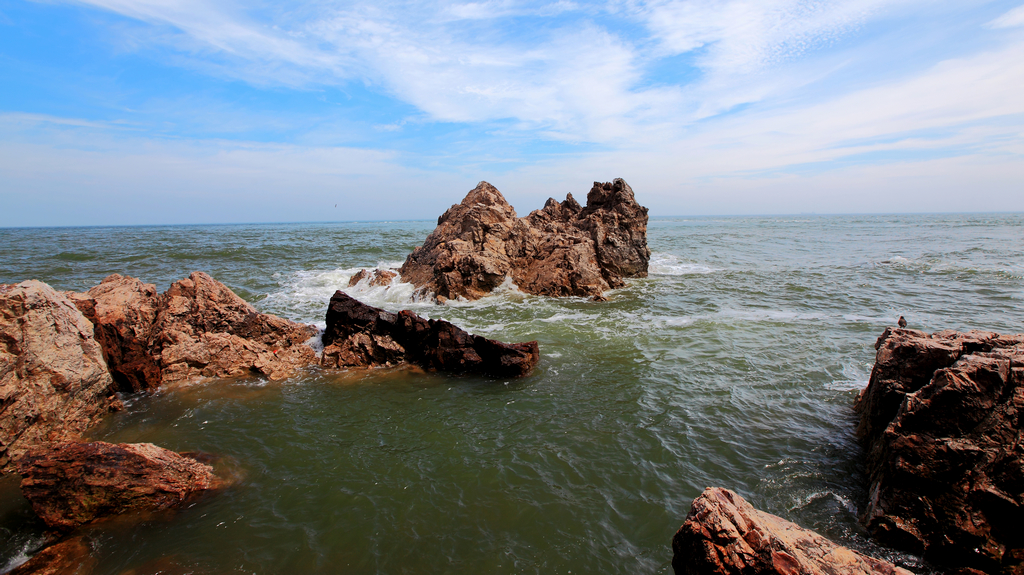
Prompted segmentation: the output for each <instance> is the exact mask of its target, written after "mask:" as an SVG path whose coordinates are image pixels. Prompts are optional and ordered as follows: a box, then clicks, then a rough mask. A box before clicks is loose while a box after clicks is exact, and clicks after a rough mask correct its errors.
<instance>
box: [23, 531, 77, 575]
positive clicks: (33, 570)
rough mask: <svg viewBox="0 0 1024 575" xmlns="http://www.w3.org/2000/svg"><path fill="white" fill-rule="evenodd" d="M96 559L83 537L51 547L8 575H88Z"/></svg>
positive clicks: (70, 539)
mask: <svg viewBox="0 0 1024 575" xmlns="http://www.w3.org/2000/svg"><path fill="white" fill-rule="evenodd" d="M96 564H97V561H96V558H95V557H93V556H92V550H91V549H90V548H89V545H88V544H87V543H86V542H85V539H84V538H83V537H71V538H69V539H64V540H63V541H59V542H57V543H54V544H53V545H49V546H47V547H45V548H43V550H41V551H39V552H38V553H36V554H35V555H33V556H32V558H31V559H29V560H28V561H26V562H25V563H22V564H21V565H19V566H17V567H15V568H14V569H12V570H11V571H8V572H7V575H88V574H89V573H92V572H93V570H94V568H95V567H96Z"/></svg>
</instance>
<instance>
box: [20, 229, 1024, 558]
mask: <svg viewBox="0 0 1024 575" xmlns="http://www.w3.org/2000/svg"><path fill="white" fill-rule="evenodd" d="M433 228H434V222H432V221H425V222H383V223H347V224H345V223H339V224H287V225H225V226H175V227H125V228H52V229H3V230H0V282H4V283H16V282H19V281H22V280H26V279H39V280H42V281H45V282H47V283H49V284H50V285H52V286H53V287H55V288H57V289H61V290H76V291H84V290H86V289H88V288H90V287H92V286H94V285H96V284H98V283H99V282H100V280H102V279H103V278H104V277H105V276H106V275H108V274H112V273H119V274H123V275H131V276H135V277H138V278H140V279H142V280H144V281H146V282H149V283H154V284H156V286H157V288H158V289H159V290H160V291H163V290H165V289H167V287H168V285H169V284H170V283H171V282H173V281H175V280H178V279H181V278H183V277H185V276H187V275H188V274H189V273H190V272H192V271H195V270H201V271H205V272H207V273H209V274H210V275H212V276H213V277H214V278H216V279H218V280H220V281H222V282H224V283H225V284H227V285H228V286H229V287H231V289H233V290H234V291H235V292H236V293H238V294H239V295H240V296H242V297H243V298H245V299H246V300H248V301H250V302H251V303H252V304H253V305H254V306H256V307H257V308H258V309H259V310H260V311H263V312H269V313H273V314H277V315H280V316H283V317H286V318H289V319H294V320H298V321H302V322H308V323H316V324H319V325H320V326H323V322H324V314H325V312H326V309H327V302H328V300H329V298H330V296H331V294H332V293H333V292H334V290H336V289H344V290H347V291H349V293H350V294H351V295H353V296H355V297H357V298H360V299H362V300H363V301H365V302H367V303H370V304H372V305H375V306H379V307H383V308H386V309H389V310H392V311H397V310H401V309H411V310H413V311H415V312H417V313H419V314H422V315H425V316H428V317H430V318H443V319H446V320H449V321H451V322H453V323H455V324H457V325H459V326H461V327H463V328H465V329H467V330H469V331H470V332H473V333H478V334H481V335H485V336H487V337H490V338H495V339H499V340H503V341H529V340H538V341H539V342H540V350H541V362H540V365H539V367H538V369H537V370H536V372H535V373H534V374H533V375H532V376H530V377H527V378H524V379H518V380H493V379H487V378H480V377H451V376H446V375H442V374H435V373H422V372H419V371H417V370H414V369H408V368H406V369H401V368H396V369H379V370H371V371H352V372H328V371H320V370H317V369H313V370H311V371H309V372H307V373H304V374H303V375H301V376H298V377H295V378H294V379H291V380H288V381H283V382H267V381H263V380H260V379H243V380H226V381H225V380H219V381H218V380H208V381H205V382H202V383H198V384H195V385H190V386H184V387H177V388H174V389H168V390H163V391H160V392H158V393H156V394H154V395H139V396H132V397H128V398H126V404H127V408H126V409H125V410H124V411H121V412H118V413H116V414H114V415H112V416H111V417H110V418H109V419H108V420H107V421H106V422H105V423H103V424H101V425H100V426H99V427H98V428H96V429H95V430H93V431H92V432H91V438H92V439H96V440H104V441H112V442H152V443H155V444H157V445H160V446H163V447H166V448H169V449H173V450H176V451H203V452H208V453H211V454H216V455H221V456H224V457H225V460H226V461H228V462H230V465H231V466H232V468H233V469H234V472H235V473H237V475H238V477H240V479H239V481H238V483H237V484H236V485H235V486H233V487H231V488H230V489H228V490H227V491H226V492H223V493H219V494H216V495H214V496H211V497H207V498H204V499H201V500H199V501H197V502H195V503H194V504H193V505H191V506H189V507H188V508H186V509H183V510H181V511H178V512H177V513H173V514H169V515H167V516H160V517H154V518H148V519H145V520H144V521H142V522H141V523H135V524H131V523H129V524H122V523H119V522H113V523H108V524H102V525H99V526H96V527H94V528H90V529H88V530H87V531H86V533H88V534H89V536H90V537H91V540H92V544H93V546H94V553H95V556H96V557H97V558H98V559H99V567H98V570H97V573H101V574H118V573H124V572H126V571H127V570H129V569H139V570H138V571H136V573H152V572H156V571H158V570H160V569H165V571H166V567H167V566H168V565H178V566H180V567H182V568H181V569H180V570H179V572H192V573H210V574H215V573H216V574H220V573H257V574H284V573H324V574H327V573H350V574H361V573H408V574H414V573H415V574H419V573H450V574H456V573H458V574H461V573H466V574H481V573H488V574H503V573H543V574H555V573H579V574H584V573H586V574H594V573H602V574H613V573H615V574H620V573H621V574H637V573H671V566H670V561H671V558H672V551H671V546H670V542H671V538H672V535H673V534H674V533H675V531H676V530H677V529H678V528H679V526H680V524H682V522H683V520H684V518H685V516H686V514H687V511H688V510H689V506H690V502H691V501H692V500H693V498H694V497H696V496H697V495H699V494H700V493H701V491H702V490H703V489H704V488H705V487H708V486H722V487H727V488H729V489H732V490H735V491H737V492H738V493H740V494H741V495H742V496H743V497H745V498H747V500H749V501H750V502H751V503H752V504H753V505H754V506H755V507H758V508H760V509H763V510H766V511H768V512H771V513H775V514H777V515H780V516H782V517H784V518H787V519H790V520H792V521H795V522H796V523H798V524H800V525H802V526H804V527H809V528H812V529H815V530H817V531H819V532H821V533H823V534H825V535H827V536H829V537H831V538H833V539H835V540H836V541H838V542H840V543H843V544H846V545H850V546H853V547H855V548H857V549H861V550H866V551H868V552H871V553H875V554H877V555H881V556H883V557H887V558H890V559H894V560H897V561H899V562H902V563H903V564H905V565H909V566H910V567H912V568H914V569H916V570H918V571H922V570H927V566H922V565H919V564H917V563H916V562H915V559H914V558H913V557H909V556H905V555H899V554H895V553H892V552H888V551H886V550H884V549H879V548H877V547H874V546H873V544H872V543H871V542H870V541H869V540H868V539H867V538H866V537H865V535H864V533H863V531H862V529H861V528H860V527H859V526H858V522H857V516H858V513H859V511H860V510H861V509H862V508H863V505H864V500H865V498H866V487H867V486H866V484H865V481H866V480H865V477H864V475H863V474H862V473H861V461H862V452H861V449H860V447H859V446H858V444H857V442H856V440H855V438H854V436H853V430H854V426H855V417H854V414H853V411H852V409H851V406H852V405H853V402H854V399H855V398H856V396H857V393H858V391H860V389H862V388H863V387H864V386H865V385H866V384H867V381H868V377H869V375H870V371H871V366H872V363H873V361H874V349H873V344H874V342H875V339H876V338H877V337H878V336H879V335H880V334H881V333H882V331H883V329H885V327H886V326H890V325H895V323H896V320H897V318H898V317H899V316H900V315H903V316H905V317H906V318H907V321H908V322H909V324H910V327H912V328H918V329H923V330H927V331H936V330H940V329H947V328H951V329H958V330H966V329H971V328H978V329H987V330H992V331H997V332H1003V333H1020V332H1024V305H1022V304H1024V215H1022V214H990V215H977V214H969V215H906V216H905V215H893V216H886V215H871V216H806V217H805V216H793V217H728V218H653V219H652V220H651V222H650V227H649V244H650V248H651V251H652V257H651V266H650V277H648V278H645V279H636V280H630V281H629V284H628V286H627V287H625V288H623V289H620V290H617V291H614V292H611V293H610V294H609V297H610V300H611V301H609V302H607V303H591V302H588V301H586V300H583V299H576V298H568V299H548V298H541V297H535V296H529V295H524V294H522V293H520V292H518V291H516V290H514V289H512V288H509V289H506V290H503V291H502V292H501V293H498V294H496V295H494V296H492V297H488V298H485V299H482V300H480V301H476V302H472V303H466V302H461V303H460V302H453V303H451V304H449V305H445V306H435V305H431V304H429V303H423V302H416V301H413V299H412V297H411V296H412V287H411V286H409V285H399V286H396V287H392V288H391V289H390V290H387V291H385V290H384V289H383V288H370V287H367V286H364V285H359V286H356V287H354V288H347V285H348V280H349V277H350V276H351V275H352V274H353V273H355V272H356V271H358V270H359V269H360V268H374V267H379V268H391V267H398V266H400V265H401V262H402V261H403V260H404V258H405V256H406V255H407V254H408V253H409V252H410V251H411V250H412V249H413V248H415V247H416V246H417V245H419V244H420V243H422V241H423V239H424V238H425V237H426V235H427V234H428V233H429V232H430V231H431V230H432V229H433ZM43 532H44V527H43V525H42V524H40V523H39V521H38V520H37V519H34V517H33V515H32V512H31V509H30V508H29V506H28V503H27V502H26V501H25V500H24V499H23V498H22V497H21V495H20V492H19V490H18V482H17V478H16V477H8V478H4V479H3V480H0V571H4V570H6V569H9V568H10V567H12V566H13V565H15V564H17V563H20V562H22V561H24V560H25V557H26V556H27V555H28V554H31V553H32V552H33V551H34V550H35V549H36V548H37V547H38V545H39V544H40V542H41V541H42V539H43Z"/></svg>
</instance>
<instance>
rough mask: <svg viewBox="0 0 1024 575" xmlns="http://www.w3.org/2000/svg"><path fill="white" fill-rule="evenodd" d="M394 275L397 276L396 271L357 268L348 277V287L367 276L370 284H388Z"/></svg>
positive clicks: (377, 285) (375, 285)
mask: <svg viewBox="0 0 1024 575" xmlns="http://www.w3.org/2000/svg"><path fill="white" fill-rule="evenodd" d="M396 277H398V273H396V272H393V271H391V270H373V272H370V271H368V270H359V271H358V272H356V273H355V274H353V275H352V277H351V278H349V280H348V287H352V286H354V285H356V284H357V283H359V282H361V281H363V280H365V279H367V278H369V280H370V285H371V286H374V287H379V286H388V285H391V281H392V280H394V279H395V278H396Z"/></svg>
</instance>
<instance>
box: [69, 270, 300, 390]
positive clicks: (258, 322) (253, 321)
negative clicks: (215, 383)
mask: <svg viewBox="0 0 1024 575" xmlns="http://www.w3.org/2000/svg"><path fill="white" fill-rule="evenodd" d="M72 298H73V299H74V300H75V303H76V304H77V305H78V307H79V308H80V309H81V310H82V312H83V313H84V314H85V315H86V317H88V318H89V319H90V320H91V321H92V322H93V323H94V324H95V326H96V328H95V333H96V339H97V340H98V341H99V342H100V343H101V344H102V346H103V352H104V356H105V357H106V360H107V364H108V365H109V366H110V371H111V374H112V375H113V377H114V380H115V381H116V382H117V384H118V386H119V388H120V390H122V391H140V390H144V389H155V388H157V387H159V386H160V385H162V384H165V383H173V382H179V381H184V380H189V379H194V378H197V377H234V376H241V375H247V374H258V375H263V376H266V377H268V378H270V379H282V378H285V377H288V376H289V375H291V374H292V373H293V372H294V370H295V369H297V368H300V367H303V366H306V365H309V364H311V363H314V362H315V361H316V354H315V352H314V351H313V349H312V348H311V347H309V346H307V345H304V343H305V342H306V341H307V340H309V339H310V338H311V337H313V336H314V335H315V334H316V329H315V328H314V327H313V326H309V325H303V324H299V323H295V322H293V321H288V320H285V319H281V318H279V317H277V316H273V315H269V314H263V313H259V312H257V311H256V309H255V308H253V307H252V306H251V305H249V304H248V303H247V302H246V301H245V300H243V299H242V298H240V297H238V296H237V295H235V293H234V292H232V291H231V290H230V289H229V288H228V287H227V286H225V285H224V284H222V283H220V282H218V281H216V280H214V279H213V278H211V277H210V276H208V275H206V274H204V273H202V272H193V273H192V274H191V275H189V277H188V278H186V279H183V280H180V281H177V282H175V283H173V284H171V287H170V288H169V289H168V290H167V291H166V292H164V293H163V294H158V293H157V291H156V288H155V287H154V286H153V285H152V284H144V283H142V282H141V281H139V280H137V279H135V278H132V277H122V276H120V275H117V274H114V275H111V276H109V277H107V278H105V279H104V280H103V283H101V284H100V285H98V286H96V287H94V288H92V289H91V290H89V291H88V292H86V293H84V294H72Z"/></svg>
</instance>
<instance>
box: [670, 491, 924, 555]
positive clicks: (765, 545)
mask: <svg viewBox="0 0 1024 575" xmlns="http://www.w3.org/2000/svg"><path fill="white" fill-rule="evenodd" d="M672 552H673V558H672V567H673V568H674V569H675V573H676V575H791V574H795V573H800V574H801V575H868V574H871V573H874V574H879V575H911V573H910V572H909V571H907V570H905V569H901V568H899V567H896V566H894V565H892V564H891V563H887V562H885V561H881V560H878V559H874V558H872V557H868V556H866V555H862V554H860V553H857V552H856V551H852V550H850V549H847V548H846V547H841V546H839V545H836V544H835V543H833V542H831V541H829V540H828V539H826V538H824V537H822V536H821V535H818V534H817V533H815V532H814V531H811V530H809V529H803V528H802V527H800V526H798V525H796V524H794V523H790V522H789V521H786V520H785V519H782V518H780V517H777V516H775V515H772V514H770V513H765V512H763V511H759V510H757V509H754V507H753V506H751V505H750V504H749V503H747V502H746V501H745V500H744V499H743V498H742V497H740V496H739V495H736V494H735V493H733V492H732V491H729V490H728V489H722V488H720V487H709V488H707V489H705V490H704V493H702V494H700V495H699V496H698V497H697V498H696V499H694V500H693V505H692V507H691V508H690V513H689V514H688V515H687V516H686V522H685V523H683V526H682V527H680V528H679V531H678V532H677V533H676V535H675V537H673V538H672Z"/></svg>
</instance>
